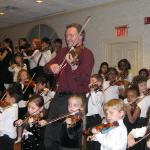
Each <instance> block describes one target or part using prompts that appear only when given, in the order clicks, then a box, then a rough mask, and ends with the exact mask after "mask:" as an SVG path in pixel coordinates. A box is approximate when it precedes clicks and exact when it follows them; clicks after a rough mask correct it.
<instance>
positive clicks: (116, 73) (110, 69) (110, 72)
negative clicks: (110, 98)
mask: <svg viewBox="0 0 150 150" xmlns="http://www.w3.org/2000/svg"><path fill="white" fill-rule="evenodd" d="M112 73H114V74H115V75H116V76H117V75H118V71H117V69H116V68H114V67H110V68H108V72H107V74H106V80H108V77H109V75H110V74H112Z"/></svg>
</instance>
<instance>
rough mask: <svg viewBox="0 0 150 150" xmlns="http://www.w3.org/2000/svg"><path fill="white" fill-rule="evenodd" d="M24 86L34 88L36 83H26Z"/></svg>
mask: <svg viewBox="0 0 150 150" xmlns="http://www.w3.org/2000/svg"><path fill="white" fill-rule="evenodd" d="M24 85H25V86H29V87H32V88H34V87H35V86H36V83H35V82H34V81H25V82H24Z"/></svg>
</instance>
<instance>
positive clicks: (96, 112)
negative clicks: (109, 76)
mask: <svg viewBox="0 0 150 150" xmlns="http://www.w3.org/2000/svg"><path fill="white" fill-rule="evenodd" d="M102 84H103V78H102V77H101V76H100V75H98V74H93V75H92V76H91V78H90V84H89V88H90V92H89V93H87V95H86V96H87V97H88V111H87V114H86V118H87V122H86V128H91V127H93V126H95V125H97V124H100V123H101V120H102V118H104V117H105V115H104V112H103V102H104V96H103V92H102ZM99 147H100V144H99V143H98V142H95V141H89V142H87V150H91V149H92V150H99Z"/></svg>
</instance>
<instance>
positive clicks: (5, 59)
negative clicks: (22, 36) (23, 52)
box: [0, 38, 13, 88]
mask: <svg viewBox="0 0 150 150" xmlns="http://www.w3.org/2000/svg"><path fill="white" fill-rule="evenodd" d="M12 58H13V43H12V40H11V39H9V38H7V39H5V40H4V41H3V43H2V50H1V51H0V68H1V69H0V83H1V84H3V85H4V86H5V88H8V87H9V85H10V84H11V83H12V82H13V76H12V73H11V72H9V70H8V67H9V66H10V63H11V61H12Z"/></svg>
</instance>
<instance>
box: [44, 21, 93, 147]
mask: <svg viewBox="0 0 150 150" xmlns="http://www.w3.org/2000/svg"><path fill="white" fill-rule="evenodd" d="M81 29H82V26H81V25H80V24H77V23H73V24H71V25H68V26H67V27H66V32H65V39H66V44H67V47H66V48H63V49H62V50H61V51H59V52H58V54H57V55H56V57H55V58H54V59H52V60H51V61H50V62H49V63H47V64H46V65H45V67H44V69H45V71H46V72H47V73H49V74H51V73H53V74H55V75H57V76H58V83H57V88H56V95H55V97H54V100H53V102H52V103H51V108H50V111H49V115H48V119H52V118H55V117H58V116H61V115H62V114H65V113H67V99H68V97H69V96H70V95H71V94H72V93H78V94H83V95H84V94H85V93H87V92H88V84H89V80H90V76H91V72H92V68H93V65H94V57H93V54H92V52H91V51H90V50H89V49H87V48H86V47H84V46H83V41H84V38H85V31H84V30H83V32H82V33H81V34H79V33H80V31H81ZM72 47H76V48H77V49H78V50H79V48H80V52H79V53H78V54H79V56H78V63H77V64H75V65H73V61H74V58H73V56H72V55H71V53H70V49H71V48H72ZM76 48H75V51H76ZM60 126H61V125H60V124H59V123H57V125H56V124H55V125H50V126H47V127H46V132H45V146H46V150H48V149H53V150H55V149H58V146H59V145H58V142H59V129H60Z"/></svg>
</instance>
